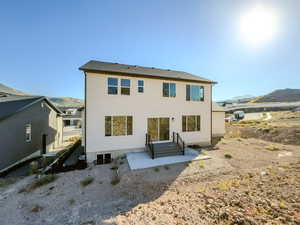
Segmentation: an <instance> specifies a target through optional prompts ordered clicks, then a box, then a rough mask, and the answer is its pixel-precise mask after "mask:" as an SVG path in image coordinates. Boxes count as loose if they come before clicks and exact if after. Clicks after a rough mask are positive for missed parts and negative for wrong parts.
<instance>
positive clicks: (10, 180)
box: [0, 178, 17, 188]
mask: <svg viewBox="0 0 300 225" xmlns="http://www.w3.org/2000/svg"><path fill="white" fill-rule="evenodd" d="M16 181H17V179H15V178H1V179H0V188H3V187H7V186H9V185H11V184H14V183H15V182H16Z"/></svg>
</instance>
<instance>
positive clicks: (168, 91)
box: [163, 83, 176, 97]
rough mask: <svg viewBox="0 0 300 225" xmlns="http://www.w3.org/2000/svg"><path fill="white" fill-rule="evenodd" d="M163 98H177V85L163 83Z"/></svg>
mask: <svg viewBox="0 0 300 225" xmlns="http://www.w3.org/2000/svg"><path fill="white" fill-rule="evenodd" d="M163 96H164V97H176V84H175V83H163Z"/></svg>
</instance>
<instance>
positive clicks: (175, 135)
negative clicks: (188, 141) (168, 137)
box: [173, 132, 185, 155]
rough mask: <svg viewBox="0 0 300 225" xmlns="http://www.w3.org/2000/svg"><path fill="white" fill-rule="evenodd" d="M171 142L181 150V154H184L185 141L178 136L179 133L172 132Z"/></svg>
mask: <svg viewBox="0 0 300 225" xmlns="http://www.w3.org/2000/svg"><path fill="white" fill-rule="evenodd" d="M173 142H174V143H176V144H177V145H178V146H179V148H180V150H181V151H182V155H184V149H185V143H184V141H183V140H182V138H181V137H180V135H179V133H176V132H173Z"/></svg>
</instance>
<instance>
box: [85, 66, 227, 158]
mask: <svg viewBox="0 0 300 225" xmlns="http://www.w3.org/2000/svg"><path fill="white" fill-rule="evenodd" d="M80 70H82V71H84V74H85V119H84V121H85V125H84V131H83V137H84V141H83V144H84V145H85V151H86V155H87V161H88V162H91V161H94V160H96V159H97V160H98V159H102V158H103V157H104V156H105V157H106V156H108V157H112V158H114V157H116V156H118V155H120V154H124V153H125V152H131V151H145V143H146V134H148V135H149V136H150V137H151V141H152V143H154V144H155V143H165V142H167V143H169V142H171V141H172V140H174V139H173V132H176V134H177V133H178V135H179V136H180V138H181V139H182V140H183V141H184V142H185V144H186V145H188V144H200V145H203V146H207V145H210V144H211V140H212V99H211V96H212V86H213V84H214V83H215V82H213V81H211V80H208V79H205V78H202V77H199V76H195V75H192V74H189V73H186V72H179V71H172V70H164V69H156V68H147V67H140V66H131V65H123V64H117V63H105V62H97V61H90V62H88V63H86V64H85V65H83V66H82V67H80ZM223 122H224V121H223ZM176 139H177V136H176V137H175V140H176ZM183 149H184V148H183ZM183 153H184V152H183ZM153 158H154V157H153Z"/></svg>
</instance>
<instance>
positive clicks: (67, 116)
mask: <svg viewBox="0 0 300 225" xmlns="http://www.w3.org/2000/svg"><path fill="white" fill-rule="evenodd" d="M59 109H60V110H61V111H62V112H63V113H64V114H63V124H64V127H68V126H74V127H81V118H82V115H81V114H82V111H83V107H59Z"/></svg>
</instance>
